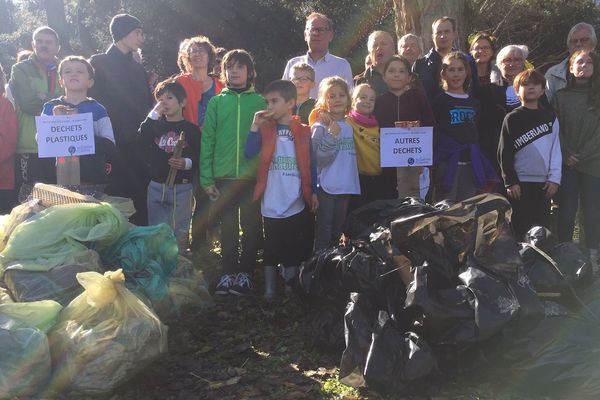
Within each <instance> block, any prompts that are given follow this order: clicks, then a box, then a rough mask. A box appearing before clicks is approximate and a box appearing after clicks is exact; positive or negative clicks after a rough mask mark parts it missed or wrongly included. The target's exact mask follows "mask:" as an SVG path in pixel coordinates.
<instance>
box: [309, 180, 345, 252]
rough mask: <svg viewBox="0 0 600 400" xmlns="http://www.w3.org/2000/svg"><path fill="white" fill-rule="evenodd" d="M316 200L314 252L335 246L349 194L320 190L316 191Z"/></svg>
mask: <svg viewBox="0 0 600 400" xmlns="http://www.w3.org/2000/svg"><path fill="white" fill-rule="evenodd" d="M317 198H318V199H319V208H317V229H316V232H315V251H317V250H322V249H326V248H328V247H330V246H337V244H338V242H339V239H340V236H341V235H342V226H343V225H344V221H345V220H346V214H347V213H348V203H350V195H349V194H329V193H327V192H325V191H324V190H323V189H321V188H319V189H318V190H317Z"/></svg>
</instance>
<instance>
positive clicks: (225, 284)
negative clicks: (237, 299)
mask: <svg viewBox="0 0 600 400" xmlns="http://www.w3.org/2000/svg"><path fill="white" fill-rule="evenodd" d="M235 278H236V276H235V274H225V275H223V276H222V277H221V280H220V281H219V283H218V284H217V287H216V288H215V294H220V295H227V294H229V290H230V289H231V287H232V286H233V285H234V283H235Z"/></svg>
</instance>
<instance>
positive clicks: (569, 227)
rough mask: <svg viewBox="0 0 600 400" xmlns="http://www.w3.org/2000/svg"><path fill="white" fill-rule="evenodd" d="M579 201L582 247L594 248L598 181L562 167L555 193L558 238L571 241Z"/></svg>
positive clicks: (599, 215) (599, 235)
mask: <svg viewBox="0 0 600 400" xmlns="http://www.w3.org/2000/svg"><path fill="white" fill-rule="evenodd" d="M580 198H581V206H582V211H583V227H584V230H585V244H586V247H587V248H588V249H597V248H598V242H599V241H600V178H598V177H595V176H591V175H588V174H584V173H583V172H579V171H576V170H574V169H573V168H568V167H565V166H563V170H562V180H561V185H560V191H559V192H558V200H559V208H558V211H559V212H558V239H559V240H560V241H561V242H570V241H571V240H572V239H573V228H574V226H575V215H576V214H577V207H578V206H579V199H580Z"/></svg>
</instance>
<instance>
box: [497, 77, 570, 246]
mask: <svg viewBox="0 0 600 400" xmlns="http://www.w3.org/2000/svg"><path fill="white" fill-rule="evenodd" d="M513 86H514V87H515V92H516V93H517V95H518V96H519V99H520V100H521V103H522V106H521V107H518V108H516V109H515V110H513V111H511V112H510V113H509V114H507V115H506V117H505V118H504V123H503V124H502V131H501V134H500V143H499V144H498V161H499V163H500V168H501V170H502V179H503V180H504V186H505V187H506V192H507V194H508V197H509V200H510V203H511V205H512V207H513V214H512V223H513V229H514V231H515V234H516V235H517V238H519V239H522V238H523V235H524V234H525V233H526V232H527V230H528V229H529V228H531V227H532V226H534V225H541V226H546V223H547V222H548V216H549V213H550V198H551V197H552V196H554V195H555V194H556V192H557V190H558V186H559V184H560V177H561V164H562V156H561V152H560V143H559V136H558V131H559V125H558V119H557V118H556V115H555V114H554V112H553V111H551V110H549V109H547V108H545V107H540V106H539V103H538V100H539V99H540V98H541V97H542V96H543V94H544V88H545V87H546V79H544V75H542V74H541V73H540V72H538V71H536V70H533V69H531V70H526V71H523V72H521V73H520V74H518V75H517V76H516V77H515V80H514V82H513Z"/></svg>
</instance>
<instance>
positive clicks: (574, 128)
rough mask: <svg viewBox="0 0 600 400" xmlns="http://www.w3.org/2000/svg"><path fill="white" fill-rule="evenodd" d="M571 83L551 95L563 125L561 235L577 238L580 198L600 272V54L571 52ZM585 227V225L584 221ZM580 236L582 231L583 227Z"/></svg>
mask: <svg viewBox="0 0 600 400" xmlns="http://www.w3.org/2000/svg"><path fill="white" fill-rule="evenodd" d="M569 74H570V75H569V77H570V78H571V79H569V82H568V84H567V87H566V88H564V89H562V90H559V91H557V92H556V93H555V94H554V96H553V97H552V103H553V106H554V110H555V111H556V114H557V117H558V121H559V122H560V125H561V134H560V147H561V150H562V158H563V170H562V175H561V182H560V191H559V192H558V204H559V205H560V207H559V209H558V240H559V241H561V242H570V241H572V240H573V228H574V226H575V216H576V214H577V208H578V207H579V204H581V208H582V211H583V212H582V213H583V218H580V223H581V222H583V225H584V226H583V228H584V231H585V246H586V247H587V249H588V251H589V255H590V261H591V262H592V269H593V271H594V273H595V274H597V273H598V264H599V260H598V243H599V242H600V207H598V205H599V204H600V91H599V90H598V82H600V58H599V57H598V54H597V53H596V52H595V51H589V50H579V51H576V52H574V53H573V54H572V55H571V57H570V58H569ZM580 228H581V226H580ZM580 238H581V231H580Z"/></svg>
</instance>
